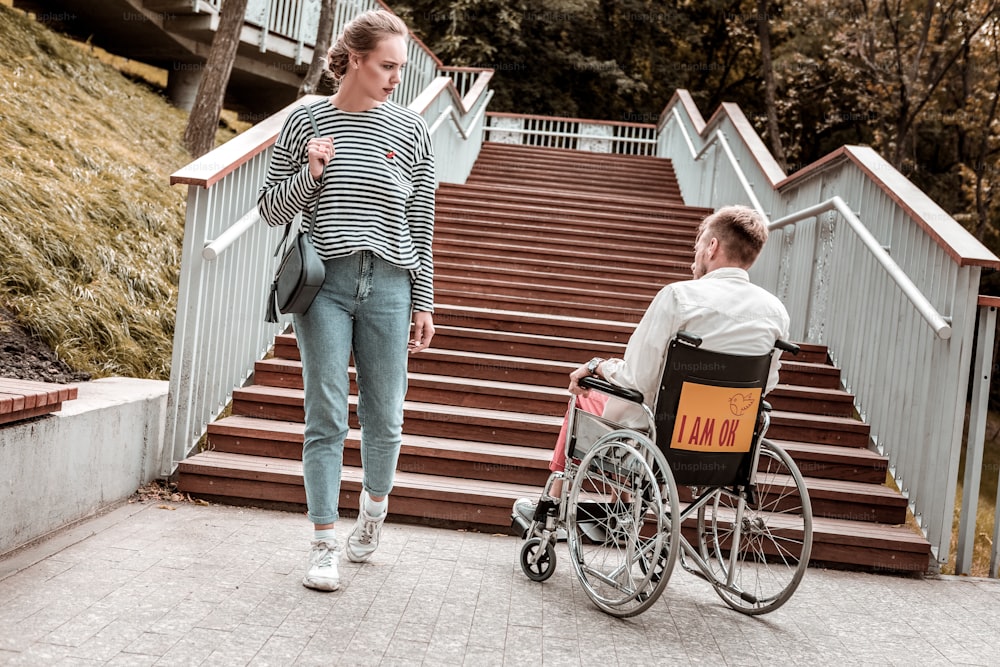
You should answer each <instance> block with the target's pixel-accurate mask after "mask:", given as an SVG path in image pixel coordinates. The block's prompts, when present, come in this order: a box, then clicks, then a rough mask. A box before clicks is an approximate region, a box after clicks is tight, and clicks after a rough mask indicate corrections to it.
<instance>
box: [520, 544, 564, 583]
mask: <svg viewBox="0 0 1000 667" xmlns="http://www.w3.org/2000/svg"><path fill="white" fill-rule="evenodd" d="M543 550H544V551H543ZM539 551H542V553H539ZM521 569H522V570H523V571H524V574H525V576H527V577H528V579H531V580H532V581H545V580H546V579H548V578H549V577H551V576H552V573H553V572H555V570H556V550H555V547H553V546H552V543H551V542H549V541H548V540H545V541H542V538H540V537H533V538H531V539H530V540H528V541H527V542H525V543H524V546H522V547H521Z"/></svg>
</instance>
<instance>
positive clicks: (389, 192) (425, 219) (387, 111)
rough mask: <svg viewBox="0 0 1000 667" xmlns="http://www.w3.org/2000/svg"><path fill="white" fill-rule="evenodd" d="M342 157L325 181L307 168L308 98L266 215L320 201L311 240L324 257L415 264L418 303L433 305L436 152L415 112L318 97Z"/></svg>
mask: <svg viewBox="0 0 1000 667" xmlns="http://www.w3.org/2000/svg"><path fill="white" fill-rule="evenodd" d="M310 109H311V110H312V112H313V115H314V116H315V118H316V124H317V126H318V127H319V132H320V136H323V137H331V136H332V137H333V147H334V157H333V159H332V160H331V161H330V163H329V164H327V167H326V171H325V172H324V174H323V178H322V180H321V181H316V180H315V179H313V177H312V176H311V175H310V174H309V165H308V159H307V157H306V144H307V142H308V141H309V140H310V139H312V138H313V137H314V136H315V134H314V132H313V129H312V123H310V121H309V116H308V114H307V113H306V110H305V109H304V108H303V107H299V108H297V109H295V110H294V111H293V112H292V113H291V114H289V116H288V118H287V119H286V120H285V124H284V126H283V127H282V128H281V132H280V133H279V135H278V139H277V141H276V142H275V146H274V153H273V154H272V156H271V162H270V164H269V165H268V170H267V178H266V179H265V182H264V185H263V186H262V187H261V189H260V193H259V195H258V198H257V207H258V209H259V210H260V215H261V217H262V218H263V219H264V220H265V221H266V222H267V224H269V225H272V226H275V225H287V224H289V223H290V222H292V220H293V219H294V218H295V216H296V214H298V213H300V212H301V213H303V219H304V220H305V222H306V224H307V225H308V220H309V217H310V215H311V211H312V207H313V206H314V205H316V206H317V207H318V208H317V213H316V229H314V230H312V240H313V243H314V245H315V246H316V251H317V252H318V253H319V256H320V257H322V258H323V259H332V258H334V257H343V256H345V255H350V254H352V253H355V252H358V251H361V250H370V251H372V252H374V253H375V254H376V255H378V256H379V257H381V258H382V259H384V260H385V261H387V262H389V263H390V264H394V265H396V266H399V267H400V268H404V269H408V270H409V271H410V276H411V281H412V284H413V291H412V301H413V310H414V311H426V312H433V311H434V259H433V254H432V252H431V243H432V241H433V236H434V187H435V178H434V152H433V145H432V144H431V139H430V135H429V134H428V132H427V125H426V124H425V123H424V120H423V118H421V116H420V115H419V114H417V113H415V112H413V111H410V110H409V109H406V108H404V107H401V106H399V105H398V104H394V103H392V102H388V101H387V102H383V103H382V104H380V105H379V106H377V107H375V108H374V109H370V110H368V111H361V112H347V111H342V110H340V109H337V108H336V107H334V106H333V104H332V103H331V102H330V100H329V99H328V98H324V99H322V100H318V101H316V102H313V103H312V104H311V105H310Z"/></svg>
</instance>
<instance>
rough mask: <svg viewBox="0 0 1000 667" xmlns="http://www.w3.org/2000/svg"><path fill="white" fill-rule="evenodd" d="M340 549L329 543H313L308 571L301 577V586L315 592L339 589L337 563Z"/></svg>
mask: <svg viewBox="0 0 1000 667" xmlns="http://www.w3.org/2000/svg"><path fill="white" fill-rule="evenodd" d="M339 560H340V548H339V547H337V545H336V544H331V543H330V542H313V543H312V551H310V552H309V570H308V571H307V572H306V576H304V577H302V585H303V586H305V587H306V588H313V589H315V590H317V591H335V590H337V589H338V588H340V573H339V572H338V571H337V563H338V561H339Z"/></svg>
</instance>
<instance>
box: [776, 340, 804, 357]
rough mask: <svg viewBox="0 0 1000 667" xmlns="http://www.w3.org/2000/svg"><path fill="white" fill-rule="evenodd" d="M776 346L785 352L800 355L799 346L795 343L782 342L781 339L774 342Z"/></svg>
mask: <svg viewBox="0 0 1000 667" xmlns="http://www.w3.org/2000/svg"><path fill="white" fill-rule="evenodd" d="M774 346H775V347H776V348H778V349H779V350H781V351H783V352H791V353H792V354H798V353H799V346H798V345H796V344H795V343H789V342H788V341H784V340H781V339H780V338H779V339H778V340H776V341H774Z"/></svg>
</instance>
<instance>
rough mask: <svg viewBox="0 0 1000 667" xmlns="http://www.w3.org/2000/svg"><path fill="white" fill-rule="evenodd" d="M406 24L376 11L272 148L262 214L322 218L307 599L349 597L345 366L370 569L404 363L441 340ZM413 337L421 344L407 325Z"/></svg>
mask: <svg viewBox="0 0 1000 667" xmlns="http://www.w3.org/2000/svg"><path fill="white" fill-rule="evenodd" d="M407 36H408V30H407V28H406V25H405V24H404V23H403V22H402V21H401V20H400V19H399V18H398V17H396V16H395V15H393V14H392V13H390V12H387V11H382V10H379V11H371V12H366V13H364V14H362V15H360V16H358V17H357V18H355V19H354V20H353V21H351V22H350V23H349V24H348V25H347V26H346V27H345V28H344V31H343V33H342V34H341V35H340V36H339V37H338V39H337V42H336V43H335V44H334V45H333V47H332V48H331V49H330V52H329V54H328V69H329V71H330V73H331V74H332V76H333V78H334V79H335V80H336V81H338V82H339V86H338V88H337V92H336V93H335V94H334V95H333V96H332V97H329V98H324V99H322V100H319V101H317V102H313V103H312V104H310V105H309V110H310V111H311V112H312V114H313V116H314V118H315V120H316V123H317V127H318V130H319V136H318V137H317V136H315V133H314V132H313V129H312V123H311V122H310V119H309V115H308V113H307V110H306V109H305V107H300V108H298V109H296V110H295V111H293V112H292V113H291V114H290V115H289V116H288V119H287V120H286V121H285V124H284V127H282V129H281V132H280V134H279V136H278V139H277V141H276V143H275V147H274V154H273V156H272V158H271V163H270V165H269V168H268V173H267V179H266V182H265V184H264V186H263V187H262V188H261V191H260V195H259V198H258V207H259V209H260V213H261V216H262V217H263V218H264V219H265V220H266V221H267V223H268V224H269V225H285V224H288V223H290V222H291V221H292V219H293V218H294V217H295V215H296V214H297V213H300V212H303V211H310V210H311V209H312V207H313V206H317V207H318V210H317V217H316V228H315V229H314V230H312V238H313V242H314V244H315V246H316V249H317V251H318V252H319V255H320V256H321V257H322V258H323V260H324V263H325V265H326V281H325V283H324V285H323V287H322V289H321V290H320V293H319V295H318V296H317V297H316V300H315V301H314V302H313V304H312V306H310V308H309V310H308V312H306V313H305V314H303V315H295V316H294V327H295V334H296V337H297V340H298V346H299V349H300V351H301V355H302V375H303V381H304V383H305V441H304V443H303V447H302V469H303V477H304V481H305V490H306V502H307V505H308V517H309V519H310V521H311V522H312V523H313V528H314V531H313V536H312V550H311V552H310V556H309V566H308V570H307V572H306V574H305V577H304V578H303V580H302V583H303V585H304V586H307V587H309V588H313V589H317V590H323V591H333V590H337V588H339V587H340V575H339V570H338V563H339V559H340V554H341V547H340V544H339V542H338V540H337V537H336V534H335V524H336V521H337V519H338V518H339V513H338V500H339V497H340V480H341V468H342V464H343V450H344V439H345V437H346V435H347V432H348V393H349V391H350V383H349V379H348V365H349V363H350V361H351V358H352V357H353V362H354V367H355V369H356V372H357V386H358V407H357V412H358V418H359V419H360V421H361V426H362V431H361V433H362V435H361V459H362V466H363V468H364V479H363V489H362V492H361V498H360V506H359V508H358V510H359V512H358V519H357V521H356V522H355V523H354V526H353V528H352V529H351V532H350V534H349V535H348V536H347V539H346V541H345V543H344V551H346V553H347V557H348V559H349V560H351V561H353V562H363V561H366V560H368V559H369V558H370V557H371V555H372V553H373V552H374V551H375V549H376V548H377V547H378V543H379V537H380V533H381V528H382V523H383V521H384V520H385V517H386V513H387V511H388V496H389V492H390V491H391V490H392V484H393V480H394V477H395V470H396V462H397V459H398V457H399V448H400V442H401V437H402V424H403V397H404V395H405V394H406V386H407V383H406V366H407V353H408V352H409V353H410V354H413V353H417V352H420V351H421V350H425V349H427V347H428V346H429V345H430V342H431V338H432V337H433V336H434V323H433V318H432V312H433V310H434V287H433V277H434V268H433V258H432V254H431V242H432V238H433V231H434V188H435V180H434V155H433V150H432V145H431V140H430V136H429V135H428V132H427V126H426V124H425V123H424V121H423V119H422V118H421V117H420V115H419V114H417V113H415V112H412V111H410V110H408V109H406V108H404V107H401V106H399V105H397V104H395V103H394V102H392V101H390V99H389V98H390V96H391V95H392V92H393V91H394V90H395V88H396V86H397V85H399V83H400V80H401V74H402V70H403V68H404V67H405V66H406V40H407ZM411 320H412V324H413V331H412V335H411V332H410V324H411Z"/></svg>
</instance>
